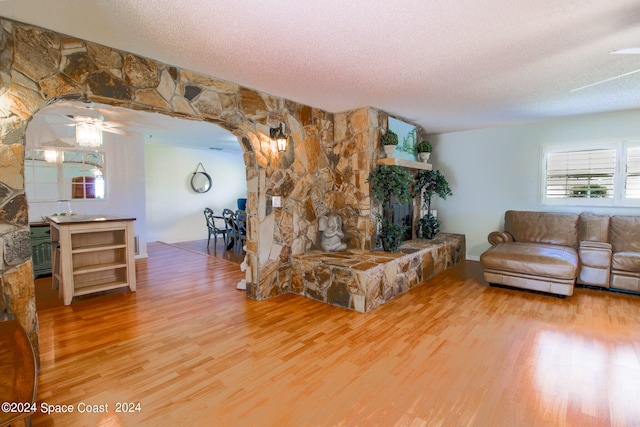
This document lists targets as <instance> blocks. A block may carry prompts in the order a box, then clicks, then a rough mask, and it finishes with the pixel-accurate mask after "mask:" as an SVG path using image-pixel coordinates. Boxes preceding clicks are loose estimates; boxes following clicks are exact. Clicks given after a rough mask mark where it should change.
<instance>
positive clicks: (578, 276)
mask: <svg viewBox="0 0 640 427" xmlns="http://www.w3.org/2000/svg"><path fill="white" fill-rule="evenodd" d="M489 242H490V243H491V245H492V246H491V248H489V249H488V250H487V251H486V252H484V253H483V254H482V255H481V256H480V262H481V264H482V266H483V268H484V279H485V280H486V281H487V282H489V283H491V284H495V285H504V286H510V287H516V288H522V289H529V290H534V291H541V292H546V293H551V294H556V295H560V296H569V295H572V294H573V288H574V285H575V284H576V283H578V284H581V285H585V286H595V287H599V288H612V289H618V290H623V291H630V292H640V217H635V216H611V217H610V216H607V215H594V214H590V213H582V214H580V215H578V214H572V213H557V212H531V211H507V212H505V224H504V231H494V232H492V233H490V234H489Z"/></svg>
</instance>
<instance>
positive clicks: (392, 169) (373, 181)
mask: <svg viewBox="0 0 640 427" xmlns="http://www.w3.org/2000/svg"><path fill="white" fill-rule="evenodd" d="M412 182H413V180H412V178H411V175H410V174H409V173H408V172H407V171H406V170H404V169H403V168H401V167H400V166H378V169H377V170H376V171H375V172H372V173H371V174H370V175H369V183H370V185H371V197H373V198H374V199H376V200H377V201H378V202H380V203H381V204H382V208H383V209H382V215H381V214H377V215H376V216H377V218H378V221H380V232H379V233H378V236H379V237H380V239H381V240H382V247H383V248H384V250H385V251H387V252H396V251H397V250H398V247H399V246H400V245H401V244H402V236H403V235H404V232H405V231H406V229H407V227H406V226H404V225H401V224H395V223H394V222H393V214H394V205H395V203H397V202H403V203H406V202H408V201H410V200H411V199H412V197H413V195H412V194H411V184H412Z"/></svg>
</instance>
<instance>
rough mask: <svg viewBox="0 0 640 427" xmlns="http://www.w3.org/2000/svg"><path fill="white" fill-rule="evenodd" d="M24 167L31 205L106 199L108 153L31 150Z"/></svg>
mask: <svg viewBox="0 0 640 427" xmlns="http://www.w3.org/2000/svg"><path fill="white" fill-rule="evenodd" d="M24 166H25V167H24V169H25V191H26V193H27V198H28V199H29V201H30V202H52V201H56V200H69V199H104V198H105V185H104V184H105V182H104V181H105V180H104V153H99V152H93V151H73V150H60V149H55V150H53V149H46V150H41V149H30V150H27V152H26V153H25V162H24Z"/></svg>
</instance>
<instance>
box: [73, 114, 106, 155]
mask: <svg viewBox="0 0 640 427" xmlns="http://www.w3.org/2000/svg"><path fill="white" fill-rule="evenodd" d="M76 142H77V143H78V145H79V146H81V147H90V148H96V147H100V146H101V145H102V129H101V128H100V126H99V124H98V123H96V122H95V121H94V119H89V120H83V121H79V122H78V123H76Z"/></svg>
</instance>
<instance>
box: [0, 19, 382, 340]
mask: <svg viewBox="0 0 640 427" xmlns="http://www.w3.org/2000/svg"><path fill="white" fill-rule="evenodd" d="M0 30H1V33H0V275H1V277H2V280H1V284H2V298H0V318H7V317H16V318H17V319H18V320H19V321H20V323H21V324H22V325H23V327H24V328H25V329H26V330H27V332H28V334H29V336H30V338H31V340H32V342H33V343H34V345H36V346H37V317H36V313H35V301H34V284H33V279H32V266H31V260H30V253H29V231H28V217H27V215H28V214H27V200H26V198H25V193H24V176H23V174H24V145H25V140H24V138H25V131H26V127H27V124H28V122H29V120H30V118H31V117H32V116H33V114H35V113H36V112H37V111H38V110H39V109H40V108H42V107H43V106H45V105H48V104H50V103H53V102H56V101H57V100H60V99H66V100H69V99H71V100H75V99H77V100H79V101H95V102H100V103H104V104H108V105H115V106H120V107H125V108H130V109H134V110H144V111H151V112H158V113H162V114H167V115H171V116H176V117H182V118H186V119H192V120H201V121H207V122H211V123H215V124H218V125H220V126H221V127H223V128H225V129H227V130H229V131H231V132H232V133H233V134H234V135H236V136H237V137H238V141H239V143H240V145H241V146H242V149H243V150H244V161H245V164H246V167H247V198H248V201H247V215H248V240H247V264H248V268H247V272H246V278H247V295H248V296H250V297H252V298H255V299H263V298H268V297H271V296H274V295H278V294H281V293H284V292H287V291H288V290H289V286H290V282H291V256H292V254H299V253H303V252H305V251H306V250H308V249H311V248H314V247H317V238H318V236H317V229H318V227H317V222H318V218H319V216H321V215H322V214H323V213H324V212H328V211H336V212H338V213H340V214H341V215H342V216H343V218H345V219H346V221H345V231H346V233H347V235H348V244H349V247H350V248H354V249H358V250H368V249H370V248H371V234H372V230H373V221H372V219H371V212H370V209H371V208H370V200H369V190H368V184H367V183H366V178H367V176H368V174H369V171H370V169H371V168H372V165H373V164H374V162H375V159H376V158H377V156H378V153H377V151H378V147H377V141H378V136H379V132H380V128H381V127H383V124H386V115H384V113H380V112H378V111H376V110H374V109H371V108H363V109H359V110H357V111H351V112H345V113H340V114H331V113H328V112H326V111H322V110H319V109H316V108H312V107H309V106H305V105H300V104H297V103H295V102H292V101H289V100H286V99H283V98H279V97H276V96H272V95H269V94H266V93H262V92H259V91H255V90H252V89H250V88H246V87H242V86H241V85H238V84H236V83H232V82H228V81H224V80H220V79H216V78H213V77H209V76H205V75H202V74H199V73H196V72H193V71H189V70H185V69H181V68H179V67H176V66H172V65H167V64H163V63H160V62H158V61H154V60H152V59H148V58H142V57H139V56H137V55H133V54H131V53H127V52H123V51H119V50H115V49H112V48H109V47H105V46H100V45H97V44H95V43H91V42H87V41H83V40H80V39H77V38H74V37H69V36H65V35H61V34H58V33H54V32H52V31H48V30H44V29H40V28H35V27H33V26H29V25H24V24H21V23H16V22H13V21H10V20H6V19H2V18H0ZM280 122H285V123H286V126H287V128H288V129H290V131H291V136H290V138H289V144H288V148H287V150H286V152H284V153H279V152H278V151H277V150H276V149H275V147H274V146H273V144H272V143H271V141H270V139H269V128H270V127H275V126H277V125H278V124H279V123H280ZM276 195H277V196H281V197H282V198H283V206H282V207H281V208H273V206H272V203H271V198H272V197H273V196H276Z"/></svg>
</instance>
